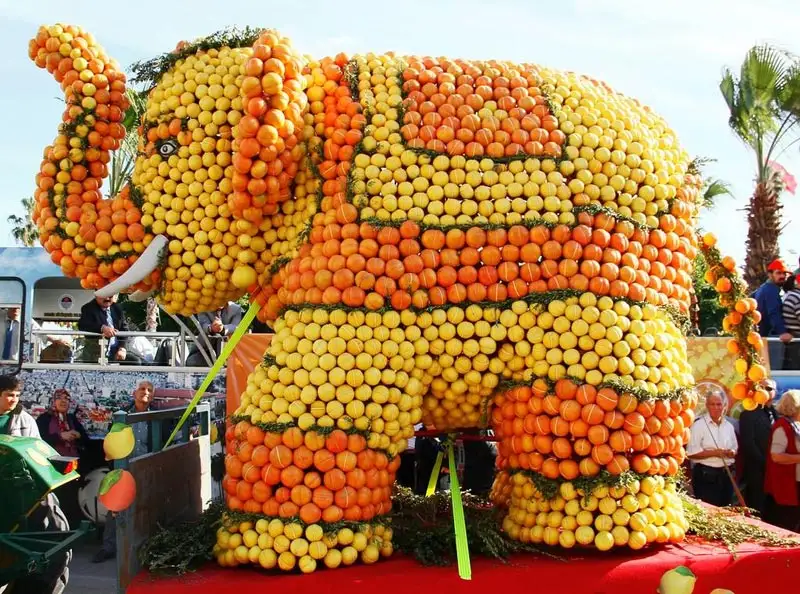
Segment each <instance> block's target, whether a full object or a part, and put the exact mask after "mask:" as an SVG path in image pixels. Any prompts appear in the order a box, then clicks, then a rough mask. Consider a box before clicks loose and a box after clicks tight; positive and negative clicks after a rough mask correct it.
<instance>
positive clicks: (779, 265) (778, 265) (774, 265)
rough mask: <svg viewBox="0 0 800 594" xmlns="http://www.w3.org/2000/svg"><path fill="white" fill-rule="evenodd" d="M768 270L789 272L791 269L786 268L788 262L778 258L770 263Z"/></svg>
mask: <svg viewBox="0 0 800 594" xmlns="http://www.w3.org/2000/svg"><path fill="white" fill-rule="evenodd" d="M767 270H768V271H769V272H789V269H788V268H786V264H784V263H783V260H781V259H780V258H777V259H775V260H773V261H772V262H770V263H769V266H767Z"/></svg>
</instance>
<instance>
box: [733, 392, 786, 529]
mask: <svg viewBox="0 0 800 594" xmlns="http://www.w3.org/2000/svg"><path fill="white" fill-rule="evenodd" d="M761 387H762V388H763V389H764V390H765V391H766V392H767V394H769V402H768V403H767V404H766V405H764V406H763V407H758V408H756V409H755V410H745V411H742V413H741V415H740V416H739V437H740V439H741V454H742V481H743V482H744V489H743V491H744V493H743V494H744V499H745V502H746V503H747V506H748V507H751V508H753V509H755V510H757V511H758V512H759V513H760V514H761V516H762V517H763V516H764V512H765V511H766V510H765V502H766V495H765V494H764V473H765V472H766V469H767V456H769V436H770V434H771V433H772V425H773V423H774V422H775V419H777V417H778V415H777V413H776V412H775V409H774V408H773V407H772V401H773V399H774V398H775V396H776V390H777V386H776V384H775V380H771V379H768V380H764V381H763V382H761Z"/></svg>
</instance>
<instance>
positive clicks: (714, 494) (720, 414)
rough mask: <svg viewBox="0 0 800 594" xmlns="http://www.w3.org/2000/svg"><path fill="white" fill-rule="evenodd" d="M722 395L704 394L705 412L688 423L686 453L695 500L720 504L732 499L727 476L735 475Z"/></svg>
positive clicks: (732, 439) (733, 450) (733, 442)
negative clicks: (690, 429)
mask: <svg viewBox="0 0 800 594" xmlns="http://www.w3.org/2000/svg"><path fill="white" fill-rule="evenodd" d="M725 409H726V398H725V396H724V395H723V394H721V393H720V392H712V393H711V394H709V395H708V396H706V410H707V412H706V414H704V415H701V416H700V417H698V418H697V420H696V421H695V422H694V424H693V425H692V437H691V439H690V440H689V446H688V447H687V448H686V453H687V455H688V456H689V459H690V460H691V461H692V462H693V463H694V465H693V467H692V487H693V488H694V495H695V497H697V498H698V499H701V500H703V501H705V502H706V503H710V504H711V505H716V506H717V507H724V506H726V505H730V503H731V500H732V498H733V483H732V482H731V479H730V477H729V476H728V473H727V472H726V471H725V467H726V466H727V467H728V470H730V473H731V475H735V474H736V471H735V469H734V461H735V460H734V459H735V458H736V450H737V448H738V444H737V442H736V433H735V431H734V429H733V425H732V424H731V422H730V421H728V419H726V418H725Z"/></svg>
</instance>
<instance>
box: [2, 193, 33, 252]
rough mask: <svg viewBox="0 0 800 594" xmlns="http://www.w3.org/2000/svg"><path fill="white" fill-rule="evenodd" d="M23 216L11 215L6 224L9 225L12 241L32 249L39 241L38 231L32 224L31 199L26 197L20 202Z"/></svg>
mask: <svg viewBox="0 0 800 594" xmlns="http://www.w3.org/2000/svg"><path fill="white" fill-rule="evenodd" d="M20 202H22V212H23V215H22V216H19V215H11V216H10V217H8V222H9V223H10V224H11V235H12V236H13V237H14V241H16V242H17V243H21V244H22V245H24V246H26V247H33V246H34V245H35V244H36V242H37V240H38V239H39V229H38V228H37V227H36V225H34V224H33V218H32V216H31V215H32V214H33V205H34V202H33V197H32V196H28V197H27V198H23V199H22V200H20Z"/></svg>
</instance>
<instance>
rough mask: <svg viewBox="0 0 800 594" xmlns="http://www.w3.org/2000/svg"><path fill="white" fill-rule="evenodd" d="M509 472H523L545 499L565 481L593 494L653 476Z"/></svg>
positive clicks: (512, 471) (511, 471)
mask: <svg viewBox="0 0 800 594" xmlns="http://www.w3.org/2000/svg"><path fill="white" fill-rule="evenodd" d="M508 473H509V474H510V475H515V474H522V475H523V476H525V477H527V478H529V479H530V480H531V482H532V483H533V486H534V487H536V490H537V491H539V493H541V495H542V497H543V498H545V499H553V498H554V497H555V496H556V495H558V492H559V488H560V487H561V485H562V484H564V483H572V486H573V487H575V489H576V490H578V491H583V492H584V493H585V494H586V495H591V493H592V492H593V491H594V490H595V489H597V488H598V487H608V488H609V489H613V488H614V487H627V486H628V485H631V484H633V483H635V482H636V481H642V480H644V479H645V478H647V477H649V476H651V475H649V474H641V473H638V472H634V471H632V470H626V471H625V472H623V473H621V474H618V475H614V474H611V473H610V472H608V471H607V470H601V471H600V472H599V473H597V474H596V475H594V476H579V477H578V478H576V479H571V480H566V479H563V478H557V479H550V478H547V477H546V476H544V475H543V474H540V473H538V472H535V471H533V470H526V469H523V468H512V469H509V470H508ZM679 479H680V476H677V477H669V476H665V477H664V480H665V481H667V482H671V483H676V482H678V481H679Z"/></svg>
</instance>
